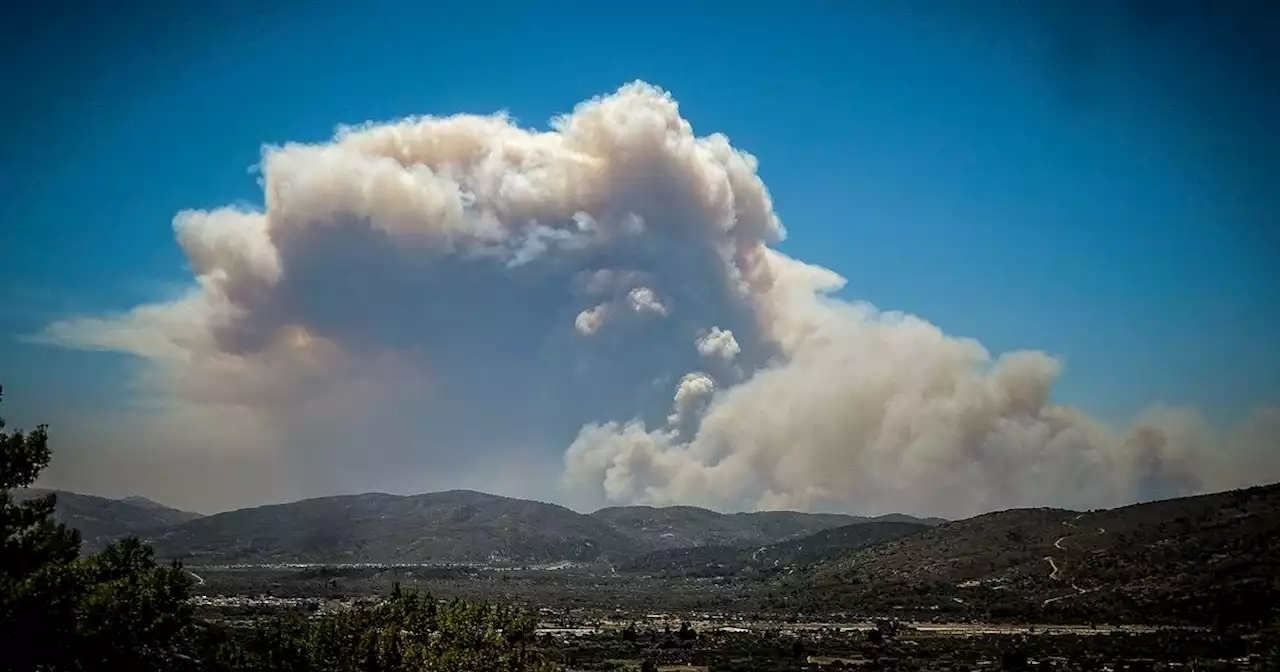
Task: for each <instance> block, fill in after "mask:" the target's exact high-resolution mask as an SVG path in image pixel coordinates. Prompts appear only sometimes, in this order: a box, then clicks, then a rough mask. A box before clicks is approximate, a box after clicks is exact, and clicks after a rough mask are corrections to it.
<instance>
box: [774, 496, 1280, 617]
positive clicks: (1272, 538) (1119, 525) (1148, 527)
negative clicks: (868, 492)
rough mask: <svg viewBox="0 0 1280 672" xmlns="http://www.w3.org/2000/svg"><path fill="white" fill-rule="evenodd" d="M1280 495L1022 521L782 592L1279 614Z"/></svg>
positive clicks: (1028, 514) (955, 530) (974, 611)
mask: <svg viewBox="0 0 1280 672" xmlns="http://www.w3.org/2000/svg"><path fill="white" fill-rule="evenodd" d="M1276 549H1280V485H1271V486H1265V487H1256V488H1249V489H1246V490H1236V491H1231V492H1224V493H1217V494H1212V495H1202V496H1197V497H1186V498H1180V499H1174V500H1167V501H1160V502H1151V503H1146V504H1137V505H1133V506H1127V507H1123V508H1118V509H1111V510H1102V511H1094V512H1087V513H1078V512H1074V511H1064V510H1060V509H1018V510H1011V511H1002V512H999V513H992V514H986V515H983V516H978V517H975V518H970V519H967V520H962V521H957V522H953V523H948V524H945V525H942V526H939V527H936V528H933V529H930V530H926V531H924V532H921V533H919V534H915V535H911V536H909V537H903V538H901V539H897V540H894V541H890V542H888V543H885V544H881V545H878V546H874V547H871V548H867V549H864V550H861V551H857V552H854V553H848V554H844V555H842V556H840V557H838V558H833V559H829V560H826V561H824V562H822V563H819V565H818V566H816V567H815V568H813V569H812V570H811V571H808V572H805V573H804V574H803V575H801V576H797V577H792V578H790V579H787V580H784V581H782V582H780V583H779V584H778V586H777V589H778V593H779V594H780V595H784V596H786V597H788V598H790V599H792V600H796V601H801V602H809V603H813V604H814V605H815V606H819V607H823V608H840V607H849V606H852V605H857V606H858V607H859V608H874V609H908V610H910V609H920V610H930V611H933V612H935V613H936V612H939V611H940V612H944V613H945V612H954V613H957V614H969V615H980V616H1010V617H1022V618H1026V617H1035V618H1048V619H1074V620H1083V619H1101V618H1116V619H1129V620H1169V621H1180V622H1203V621H1205V620H1206V619H1210V620H1211V619H1215V618H1218V619H1232V620H1238V621H1256V620H1266V619H1268V618H1274V617H1276V616H1278V615H1280V612H1277V611H1276V606H1275V605H1280V551H1277V550H1276Z"/></svg>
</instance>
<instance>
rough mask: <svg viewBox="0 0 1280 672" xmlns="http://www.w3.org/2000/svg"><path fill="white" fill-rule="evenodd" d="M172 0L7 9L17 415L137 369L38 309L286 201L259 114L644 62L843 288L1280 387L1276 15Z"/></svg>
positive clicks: (5, 231) (1093, 350) (364, 109)
mask: <svg viewBox="0 0 1280 672" xmlns="http://www.w3.org/2000/svg"><path fill="white" fill-rule="evenodd" d="M86 4H95V3H86ZM124 4H136V5H142V4H147V5H148V6H151V7H158V5H155V4H154V3H124ZM164 4H169V5H173V7H172V8H169V9H165V10H163V11H162V12H160V13H155V11H156V10H153V13H145V12H142V11H135V10H127V11H126V10H120V9H113V8H112V7H118V6H120V5H117V4H116V3H96V5H97V6H98V8H97V9H86V10H85V11H83V12H81V13H79V14H76V15H74V16H69V15H67V16H61V17H55V16H54V15H53V14H52V13H48V14H47V15H37V14H31V15H30V16H27V17H21V16H18V17H16V18H19V19H24V20H16V21H13V22H8V21H6V23H8V25H7V26H6V27H5V28H3V31H4V36H3V40H2V42H3V43H4V45H5V46H4V47H2V48H3V49H4V50H5V51H4V52H3V58H2V59H0V68H3V69H4V75H5V79H6V81H7V82H8V83H9V86H8V87H6V88H7V89H8V90H9V91H10V93H11V94H12V95H16V96H17V98H12V99H10V101H9V104H8V106H7V107H6V108H5V111H4V115H5V117H6V119H5V123H4V124H3V129H4V130H3V145H2V151H3V155H2V159H3V163H2V164H0V170H2V173H0V178H2V179H0V197H2V199H3V203H4V208H3V210H2V211H0V250H3V253H4V257H3V263H0V306H2V307H3V310H0V343H2V345H0V380H3V382H4V383H5V384H6V387H7V388H8V391H9V392H10V399H9V400H8V401H7V402H6V408H7V409H8V412H7V415H8V416H9V417H10V419H11V420H15V421H18V422H20V423H23V424H30V423H33V422H35V421H37V420H40V419H42V418H44V417H48V416H50V415H57V414H60V413H64V412H74V410H75V409H77V408H82V407H104V406H110V405H111V404H115V403H120V399H121V398H122V397H123V396H124V395H123V394H122V392H124V391H125V389H126V387H127V385H128V384H129V383H128V374H129V371H130V367H131V363H130V361H129V360H128V359H127V358H125V357H123V356H119V355H112V354H102V353H83V352H72V351H66V350H59V349H53V348H48V347H42V346H36V345H31V344H27V343H23V342H21V341H20V340H19V338H20V336H21V335H23V334H31V333H33V332H36V331H38V330H39V329H40V328H41V326H42V325H44V324H46V323H47V322H49V321H50V320H52V319H55V318H59V317H66V316H68V315H71V314H85V313H95V312H101V311H111V310H117V309H124V308H128V307H131V306H133V305H136V304H138V303H141V302H143V301H147V300H152V299H155V298H158V297H160V296H163V295H166V294H167V293H170V292H172V291H174V290H175V288H177V287H180V286H182V285H183V284H185V283H186V282H188V281H189V278H190V274H189V272H188V271H186V270H185V268H184V260H183V258H182V256H181V254H180V253H179V250H178V248H177V246H176V245H175V243H174V240H173V235H172V231H171V229H170V222H171V219H172V216H173V215H174V213H175V212H177V211H178V210H180V209H184V208H193V207H214V206H219V205H222V204H226V203H229V202H237V201H241V202H249V203H258V202H260V199H261V193H260V190H259V188H258V185H257V184H256V182H255V177H254V175H253V174H251V172H250V170H249V168H250V167H251V166H252V164H254V163H255V162H256V161H257V158H258V155H259V151H260V147H261V145H262V144H263V143H279V142H284V141H292V140H299V141H312V140H322V139H325V138H327V137H328V136H329V135H330V134H331V133H332V131H333V128H334V127H335V125H337V124H340V123H358V122H363V121H366V120H387V119H393V118H397V117H401V116H405V115H410V114H448V113H453V112H463V111H466V112H492V111H496V110H499V109H507V110H510V111H511V113H512V114H513V115H514V116H515V117H516V118H517V119H519V120H520V121H521V122H523V123H525V124H530V125H537V126H545V124H546V122H547V120H548V118H549V117H551V116H552V115H554V114H557V113H562V112H566V111H568V110H569V109H570V108H571V107H572V106H573V105H574V104H575V103H576V102H578V101H581V100H583V99H585V98H587V97H590V96H592V95H596V94H602V93H607V92H610V91H613V90H614V89H616V88H617V86H618V85H619V84H622V83H623V82H626V81H630V80H634V79H644V80H646V81H649V82H651V83H654V84H657V85H660V86H662V87H664V88H667V89H669V90H670V91H672V92H673V94H674V95H675V96H676V98H677V99H678V100H679V101H680V102H681V105H682V110H683V112H684V114H685V115H686V116H687V117H688V118H689V119H690V120H691V121H692V123H693V124H694V127H695V130H696V131H697V132H698V133H700V134H707V133H711V132H717V131H719V132H723V133H725V134H727V135H728V136H729V137H730V138H731V140H732V141H733V143H734V144H735V145H736V146H738V147H740V148H743V149H745V150H747V151H750V152H752V153H753V154H755V155H756V156H757V157H758V158H759V160H760V172H761V173H762V175H763V177H764V179H765V181H766V183H767V184H768V185H769V187H770V189H771V190H772V192H773V195H774V199H775V202H776V205H777V208H778V211H779V213H780V215H781V217H782V218H783V221H784V222H785V223H786V225H787V226H788V228H789V230H790V234H791V237H790V239H789V240H788V241H786V243H785V244H784V245H783V249H784V250H785V251H787V252H789V253H791V254H793V255H796V256H798V257H800V258H803V259H805V260H807V261H810V262H815V263H819V264H822V265H825V266H828V267H830V268H833V269H835V270H837V271H838V272H840V273H842V274H843V275H845V276H846V277H847V278H849V281H850V282H849V285H848V288H847V290H846V291H845V294H846V295H848V296H850V297H857V298H862V299H866V300H869V301H871V302H873V303H875V304H877V305H878V306H881V307H883V308H886V309H899V310H904V311H908V312H912V313H916V314H919V315H921V316H923V317H925V318H927V319H929V320H931V321H933V322H934V323H936V324H938V325H939V326H941V327H942V328H944V329H945V330H947V331H949V332H951V333H955V334H958V335H965V336H972V337H974V338H977V339H978V340H980V341H981V342H983V343H984V344H985V345H986V346H987V347H988V348H989V349H991V350H992V351H995V352H999V351H1003V350H1007V349H1011V348H1023V347H1032V348H1041V349H1044V350H1046V351H1048V352H1050V353H1052V354H1055V355H1059V356H1061V357H1063V358H1064V359H1065V362H1066V367H1067V368H1066V373H1065V375H1064V376H1063V379H1062V381H1061V384H1060V386H1059V388H1058V391H1057V398H1058V400H1060V401H1064V402H1069V403H1074V404H1077V405H1080V406H1082V407H1084V408H1086V409H1087V410H1089V411H1091V412H1093V413H1096V414H1098V415H1100V416H1102V417H1104V418H1108V419H1112V420H1115V421H1123V420H1126V419H1127V418H1128V417H1129V416H1131V415H1132V414H1133V413H1135V412H1137V411H1138V410H1140V409H1141V408H1142V407H1144V406H1146V405H1147V404H1149V403H1151V402H1154V401H1161V400H1163V401H1169V402H1174V403H1194V404H1197V405H1200V406H1201V407H1203V408H1205V409H1206V410H1208V411H1209V412H1210V414H1211V415H1212V416H1215V417H1219V418H1232V417H1235V416H1237V415H1239V414H1241V413H1242V412H1244V411H1245V410H1247V409H1248V408H1250V407H1253V406H1257V405H1260V404H1264V403H1276V402H1278V401H1280V338H1277V335H1278V334H1280V289H1278V283H1277V277H1278V275H1280V271H1277V270H1276V269H1277V268H1280V235H1278V234H1277V227H1278V224H1280V222H1278V219H1280V217H1278V215H1277V213H1280V179H1278V178H1280V159H1278V158H1277V157H1280V134H1277V133H1276V131H1275V125H1274V122H1275V119H1280V104H1278V102H1277V98H1278V97H1280V94H1278V93H1277V88H1278V87H1277V86H1276V81H1278V80H1277V79H1276V78H1275V77H1276V75H1277V71H1278V69H1277V67H1276V64H1277V58H1276V55H1275V51H1274V49H1273V48H1271V47H1268V46H1266V45H1265V39H1266V35H1267V33H1268V31H1269V30H1270V28H1268V26H1271V27H1274V25H1275V23H1274V21H1272V20H1271V19H1272V17H1271V16H1266V17H1263V16H1262V15H1260V14H1258V13H1257V12H1254V13H1253V14H1252V15H1248V14H1246V13H1240V14H1239V16H1237V17H1229V16H1214V15H1211V14H1212V13H1207V12H1206V11H1205V10H1203V9H1196V8H1195V7H1193V6H1191V5H1190V4H1188V3H1154V4H1151V3H1142V4H1134V5H1132V6H1131V5H1129V4H1125V3H1119V2H1116V3H1112V2H1081V3H1015V2H1012V1H1009V2H1004V3H994V2H978V3H942V2H937V3H929V2H919V3H898V2H887V1H886V2H835V1H829V2H824V1H819V0H813V1H805V2H789V3H710V2H708V3H686V2H679V3H677V2H647V3H640V4H636V3H612V4H611V3H587V2H576V3H567V2H566V3H556V2H539V3H504V2H497V3H462V2H449V3H443V2H441V3H403V4H390V3H367V4H366V3H342V4H338V3H323V2H320V3H315V4H312V3H302V2H281V3H265V4H270V5H273V6H275V7H276V9H272V10H266V9H261V10H258V11H257V13H253V12H249V11H245V10H244V9H240V8H242V7H247V6H248V4H246V3H234V2H233V3H225V4H228V5H235V6H237V7H240V8H237V9H232V8H222V9H210V8H208V7H207V5H208V4H210V3H164ZM212 4H218V3H212ZM686 4H688V5H694V4H698V5H700V7H701V8H700V9H699V8H690V7H687V6H686ZM960 4H963V5H964V6H965V7H966V8H967V9H966V11H964V12H961V11H959V10H956V9H947V8H946V7H947V6H948V5H951V6H953V7H957V6H959V5H960ZM1225 4H1228V5H1234V6H1236V7H1237V8H1240V7H1243V6H1244V3H1225ZM178 5H182V6H185V7H187V8H188V9H186V10H184V9H182V8H179V7H177V6H178ZM757 5H758V6H757ZM263 6H265V5H263ZM1205 6H1212V5H1208V4H1206V5H1205ZM1144 7H1145V8H1146V9H1144ZM770 8H771V9H770ZM1152 8H1154V9H1152ZM30 11H34V10H30ZM64 14H66V13H65V12H64ZM1270 14H1274V13H1270ZM1272 35H1274V33H1272Z"/></svg>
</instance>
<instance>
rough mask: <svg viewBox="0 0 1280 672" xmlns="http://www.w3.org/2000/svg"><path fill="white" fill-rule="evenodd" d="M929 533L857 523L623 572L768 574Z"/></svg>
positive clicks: (657, 557)
mask: <svg viewBox="0 0 1280 672" xmlns="http://www.w3.org/2000/svg"><path fill="white" fill-rule="evenodd" d="M927 529H929V526H928V525H925V524H922V523H905V522H868V523H854V524H852V525H844V526H841V527H833V528H830V529H826V530H822V531H820V532H815V533H814V534H811V535H808V536H805V537H800V538H798V539H791V540H788V541H783V542H779V543H776V544H770V545H768V546H761V547H758V548H756V547H740V546H695V547H689V548H667V549H662V550H659V551H654V552H652V553H646V554H644V555H641V556H639V557H637V558H634V559H632V560H630V561H628V562H626V563H623V564H622V565H621V566H619V567H618V571H621V572H625V573H638V574H646V575H650V576H662V577H668V578H676V577H709V576H742V577H744V578H750V577H755V578H760V577H762V576H763V575H768V574H774V573H778V572H782V571H789V570H792V569H794V568H798V567H805V566H808V565H811V564H813V563H816V562H819V561H821V560H823V559H826V558H829V557H833V556H838V555H840V554H842V553H847V552H850V551H855V550H858V549H861V548H866V547H869V546H873V545H875V544H879V543H882V542H885V541H888V540H890V539H896V538H898V537H902V536H906V535H909V534H915V533H917V532H921V531H923V530H927Z"/></svg>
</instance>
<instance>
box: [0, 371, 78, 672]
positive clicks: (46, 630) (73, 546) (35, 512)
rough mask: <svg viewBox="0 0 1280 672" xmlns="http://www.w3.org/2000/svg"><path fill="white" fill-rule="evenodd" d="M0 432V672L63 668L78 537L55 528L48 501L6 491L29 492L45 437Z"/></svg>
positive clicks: (45, 458) (45, 459)
mask: <svg viewBox="0 0 1280 672" xmlns="http://www.w3.org/2000/svg"><path fill="white" fill-rule="evenodd" d="M2 395H3V388H0V399H2V398H3V397H2ZM5 427H6V425H5V421H4V418H3V417H0V535H3V541H0V632H4V633H5V639H6V640H8V642H10V644H8V645H6V647H5V654H4V656H3V658H2V659H0V665H3V667H4V669H12V670H29V669H34V668H36V667H37V666H38V665H40V664H42V663H43V664H51V665H58V666H62V665H65V664H67V663H68V662H69V660H68V657H69V655H70V648H71V647H70V645H71V642H72V639H73V638H74V635H75V630H76V627H75V626H76V620H75V606H76V605H75V597H76V595H77V588H76V583H77V576H76V574H75V572H74V570H73V564H74V563H75V561H76V558H77V557H78V556H79V555H80V535H79V533H77V532H76V531H75V530H72V529H69V528H67V527H66V526H65V525H62V524H60V523H56V522H54V521H53V509H54V504H55V502H56V498H55V497H54V495H52V494H49V495H45V496H43V497H36V498H32V499H28V500H26V501H23V502H15V501H14V498H13V494H12V492H11V491H12V490H15V489H18V488H25V487H28V486H30V485H31V484H32V483H34V482H35V480H36V477H37V476H39V475H40V472H41V470H43V469H44V468H45V467H46V466H48V464H49V457H50V453H49V434H48V430H47V428H46V427H45V426H44V425H40V426H39V427H36V428H35V429H34V430H32V431H30V432H25V433H24V432H21V431H12V432H10V431H6V430H5Z"/></svg>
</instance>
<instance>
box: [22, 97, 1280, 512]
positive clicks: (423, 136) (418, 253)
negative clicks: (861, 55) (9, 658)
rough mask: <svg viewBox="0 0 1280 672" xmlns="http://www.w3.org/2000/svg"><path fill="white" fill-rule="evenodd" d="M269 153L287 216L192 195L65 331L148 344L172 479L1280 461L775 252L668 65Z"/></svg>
mask: <svg viewBox="0 0 1280 672" xmlns="http://www.w3.org/2000/svg"><path fill="white" fill-rule="evenodd" d="M261 172H262V183H263V187H264V202H265V207H264V208H263V209H261V210H253V209H244V208H225V209H219V210H212V211H190V212H183V213H180V214H179V215H178V216H177V217H176V218H175V220H174V230H175V232H176V236H177V241H178V244H179V245H180V246H181V248H182V250H183V252H184V253H185V255H186V257H187V259H188V261H189V263H190V268H191V270H192V272H193V274H194V275H195V279H194V283H193V285H192V287H191V288H190V290H189V291H188V292H187V293H186V294H185V295H183V296H181V297H179V298H177V299H175V300H171V301H165V302H160V303H156V304H151V305H144V306H139V307H137V308H135V309H133V310H131V311H128V312H126V313H124V314H119V315H111V316H106V317H92V318H88V317H86V318H74V319H69V320H66V321H61V322H58V323H55V324H51V325H49V326H48V328H47V329H46V330H45V332H44V334H43V336H42V338H44V339H45V340H46V341H49V342H54V343H59V344H63V345H67V346H72V347H78V348H88V349H102V350H112V351H123V352H128V353H133V354H135V355H137V356H139V357H141V358H142V359H143V360H144V361H145V362H146V366H145V368H144V374H143V376H144V377H143V380H142V381H141V383H142V384H143V385H144V387H143V388H142V389H144V390H148V391H150V393H151V394H150V398H152V399H154V400H156V401H157V404H158V405H157V406H156V407H155V408H151V409H148V410H147V411H146V412H145V413H142V414H141V415H140V416H139V417H138V418H135V419H134V420H133V421H131V422H129V423H122V424H121V426H120V427H119V428H117V430H118V437H117V439H116V440H114V441H108V442H107V445H108V446H110V445H122V444H124V443H126V442H128V443H131V444H135V445H136V444H142V445H145V446H151V448H147V449H138V448H134V449H130V450H131V452H130V451H126V450H124V449H121V452H120V453H118V454H116V457H117V458H118V459H120V460H125V461H126V463H127V461H128V460H130V459H137V460H139V461H141V460H143V459H144V457H143V456H148V457H146V459H155V458H152V457H149V456H151V455H155V454H160V455H161V456H162V457H161V458H159V459H160V460H161V463H162V464H164V465H166V468H165V470H164V472H163V475H162V476H159V478H162V479H163V480H164V481H165V482H166V483H167V484H168V485H166V486H164V487H167V488H169V491H167V492H160V493H157V494H159V495H161V496H164V495H166V494H168V495H169V496H170V497H171V499H172V501H175V503H186V502H187V501H195V502H197V503H198V504H199V505H202V506H203V507H204V508H206V509H207V508H225V507H227V506H233V505H237V504H246V503H253V502H254V501H264V500H280V499H288V498H291V497H298V496H304V495H317V494H330V493H333V492H351V491H360V490H370V489H381V490H391V491H405V492H415V491H422V490H426V489H433V488H441V487H476V488H479V489H484V490H490V491H494V490H497V491H503V492H506V493H509V494H515V495H524V496H530V495H532V496H541V497H544V498H549V499H558V500H560V501H563V502H566V503H569V504H571V505H574V506H577V507H579V508H588V507H593V506H597V505H601V504H604V503H630V502H639V503H650V504H673V503H686V504H697V505H704V506H710V507H713V508H718V509H757V508H794V509H837V510H847V511H855V512H879V511H889V510H901V511H908V512H916V513H933V514H941V515H947V516H959V515H964V514H969V513H976V512H979V511H982V510H985V509H991V508H997V507H1007V506H1017V505H1048V504H1052V505H1070V506H1099V505H1109V504H1115V503H1119V502H1125V501H1131V500H1134V499H1139V498H1144V497H1150V496H1156V495H1165V494H1176V493H1183V492H1193V491H1199V490H1206V489H1215V488H1222V487H1227V486H1235V485H1241V484H1246V483H1253V482H1258V481H1262V480H1269V479H1276V478H1280V451H1277V450H1276V445H1275V437H1276V436H1280V410H1278V409H1274V408H1271V409H1262V410H1259V411H1258V412H1256V413H1255V414H1254V415H1253V416H1252V417H1251V418H1250V419H1249V420H1247V421H1245V422H1244V423H1242V424H1241V425H1240V426H1238V427H1234V428H1229V429H1228V430H1226V431H1214V430H1212V429H1211V428H1209V427H1208V426H1206V424H1205V423H1204V422H1203V421H1202V420H1201V419H1200V417H1199V416H1198V415H1197V414H1196V413H1195V412H1194V411H1193V410H1188V409H1168V408H1155V409H1152V410H1151V411H1149V412H1148V413H1146V414H1144V415H1143V416H1142V417H1141V418H1139V419H1138V420H1137V421H1136V422H1135V423H1134V424H1133V425H1132V426H1131V427H1129V428H1125V429H1113V428H1109V427H1106V426H1104V425H1103V424H1101V423H1099V422H1096V421H1093V420H1091V419H1090V418H1088V417H1086V416H1084V415H1083V414H1082V413H1080V412H1078V411H1076V410H1073V409H1072V408H1068V407H1063V406H1059V405H1055V404H1053V403H1052V402H1051V390H1052V386H1053V383H1054V380H1055V379H1056V378H1057V376H1058V375H1059V372H1060V365H1059V363H1058V362H1057V361H1056V360H1055V359H1054V358H1052V357H1050V356H1048V355H1046V354H1044V353H1040V352H1012V353H1005V354H1002V355H999V356H994V357H993V356H992V355H990V354H989V353H988V352H987V351H986V350H984V349H983V347H982V346H981V345H979V344H978V343H976V342H974V341H972V340H968V339H963V338H956V337H952V336H948V335H946V334H944V333H942V332H941V331H940V330H939V329H937V328H936V327H934V326H933V325H930V324H929V323H928V322H926V321H924V320H922V319H920V318H917V317H913V316H909V315H903V314H899V313H890V312H880V311H878V310H876V309H875V308H873V307H872V306H870V305H867V304H864V303H852V302H848V301H844V300H842V299H839V298H837V297H835V296H834V294H833V293H834V292H835V291H836V290H838V289H840V288H841V287H842V285H843V284H844V280H843V279H842V278H841V277H840V276H838V275H837V274H836V273H834V272H832V271H830V270H828V269H824V268H821V267H817V266H813V265H810V264H806V263H804V262H803V261H800V260H797V259H793V258H790V257H788V256H786V255H784V254H782V253H780V252H778V251H777V250H776V249H775V248H774V246H776V244H777V243H778V242H780V241H781V240H782V239H783V238H784V236H785V235H786V233H785V230H784V228H783V226H782V223H781V222H779V220H778V218H777V216H776V215H775V214H774V209H773V205H772V203H771V200H770V196H769V192H768V190H767V189H766V187H765V185H764V183H763V182H762V181H761V179H760V178H759V176H758V175H757V173H756V161H755V159H754V158H753V157H752V156H750V155H749V154H747V153H745V152H742V151H740V150H737V149H735V148H734V147H732V146H731V145H730V143H729V141H728V139H727V138H725V137H724V136H721V135H710V136H704V137H699V136H697V135H695V134H694V132H693V129H692V128H691V127H690V125H689V123H688V122H687V121H685V120H684V119H683V118H682V117H681V116H680V114H679V110H678V106H677V104H676V102H675V100H674V99H673V98H672V97H671V96H670V95H669V94H667V93H666V92H664V91H662V90H659V89H657V88H655V87H652V86H649V85H647V84H644V83H640V82H637V83H634V84H629V85H626V86H624V87H622V88H621V89H619V90H618V91H617V92H616V93H614V94H612V95H609V96H605V97H601V98H597V99H594V100H590V101H587V102H584V103H582V104H580V105H578V106H577V107H576V108H575V109H574V111H573V112H572V113H571V114H569V115H567V116H564V117H561V118H557V119H555V120H554V121H553V123H552V125H551V128H550V130H548V131H533V130H526V129H522V128H520V127H518V126H517V125H515V124H514V123H513V122H512V121H511V120H510V119H508V118H506V117H505V116H503V115H493V116H476V115H457V116H451V117H445V118H436V117H422V118H410V119H405V120H402V121H398V122H395V123H387V124H368V125H365V126H360V127H351V128H342V129H340V130H339V132H338V133H337V135H336V137H335V138H334V139H333V140H332V141H331V142H328V143H324V144H316V145H308V144H288V145H284V146H281V147H271V148H268V149H266V150H265V151H264V155H263V159H262V164H261ZM800 224H801V225H802V223H800ZM138 437H145V440H141V439H139V438H138ZM99 438H101V437H99ZM129 455H131V456H132V457H128V456H129ZM175 456H177V457H175ZM98 459H99V462H101V461H102V458H100V457H99V458H98ZM74 468H77V467H76V465H74V464H73V465H72V466H68V467H67V469H74ZM79 468H83V469H92V467H91V466H87V463H86V464H82V465H79ZM118 471H128V470H127V469H123V468H121V469H118ZM154 472H155V468H153V469H152V470H151V472H149V473H154ZM235 474H243V475H242V476H239V477H236V476H235ZM211 475H216V476H219V477H221V478H222V479H223V480H221V481H218V480H217V479H216V478H213V479H212V480H213V482H210V481H211ZM153 491H154V488H153Z"/></svg>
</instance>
